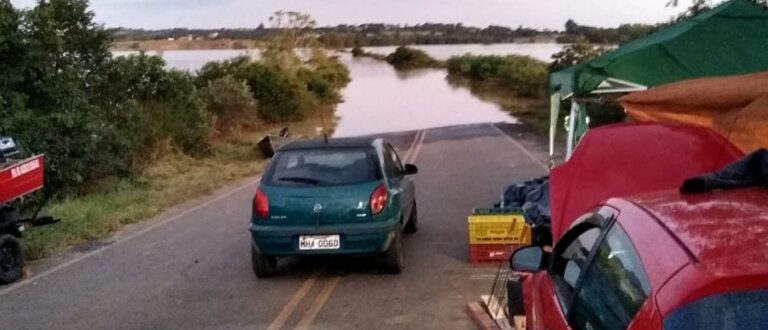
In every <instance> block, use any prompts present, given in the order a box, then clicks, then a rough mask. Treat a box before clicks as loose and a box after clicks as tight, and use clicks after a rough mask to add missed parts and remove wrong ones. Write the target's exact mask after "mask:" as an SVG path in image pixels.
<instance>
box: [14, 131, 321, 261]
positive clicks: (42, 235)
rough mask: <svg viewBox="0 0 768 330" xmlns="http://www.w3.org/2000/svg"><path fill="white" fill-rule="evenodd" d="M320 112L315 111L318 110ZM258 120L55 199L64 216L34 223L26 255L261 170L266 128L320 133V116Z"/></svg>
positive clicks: (98, 233) (49, 251) (94, 234)
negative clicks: (203, 153)
mask: <svg viewBox="0 0 768 330" xmlns="http://www.w3.org/2000/svg"><path fill="white" fill-rule="evenodd" d="M314 117H316V116H314ZM314 117H313V118H309V119H307V120H304V121H300V122H292V123H284V124H271V125H266V124H262V125H259V127H258V128H251V129H244V130H239V131H237V132H234V133H231V134H228V135H227V136H226V137H219V138H216V139H214V140H215V142H214V143H213V147H212V150H211V154H210V155H209V156H207V157H203V158H192V157H189V156H186V155H183V154H180V153H177V152H173V151H169V152H166V153H163V154H164V156H162V157H160V158H159V159H157V160H156V161H154V162H152V163H151V164H150V165H148V167H146V168H145V169H144V170H143V172H142V173H141V174H140V175H138V176H137V177H135V178H132V179H117V178H110V179H105V180H103V181H101V182H98V183H97V184H96V185H95V187H94V188H93V190H91V192H89V193H88V194H86V195H84V196H80V197H77V198H67V199H62V200H58V201H55V202H52V203H51V204H50V205H49V206H48V207H47V209H46V213H48V214H50V215H51V216H53V217H55V218H59V219H62V221H61V222H59V223H57V224H55V225H50V226H44V227H35V228H30V229H29V230H28V231H27V232H26V233H25V237H24V240H23V242H22V247H23V252H24V255H25V257H26V258H27V259H28V260H35V259H40V258H45V257H48V256H51V255H55V254H56V253H59V252H61V251H63V250H65V249H66V248H68V247H70V246H73V245H80V244H84V243H87V242H89V241H93V240H98V239H103V238H106V237H109V236H110V235H112V234H113V233H115V232H116V231H118V230H119V229H120V228H122V227H123V226H125V225H128V224H132V223H137V222H140V221H142V220H145V219H148V218H151V217H153V216H155V215H158V214H160V213H161V212H163V211H165V210H167V209H169V208H170V207H172V206H174V205H177V204H179V203H182V202H184V201H187V200H190V199H193V198H196V197H200V196H203V195H206V194H209V193H211V192H213V191H215V190H216V189H218V188H221V187H223V186H226V185H228V184H231V183H233V182H236V181H238V180H240V179H243V178H246V177H252V176H255V175H258V174H259V173H261V172H262V170H263V169H264V167H265V165H266V164H267V160H265V159H263V158H262V157H261V155H260V153H259V152H258V151H257V149H256V143H257V142H258V141H259V139H261V138H262V137H263V136H264V135H265V134H267V133H272V134H275V133H277V132H278V131H279V130H280V129H281V128H282V127H289V130H290V132H291V134H292V135H293V136H294V137H313V136H317V134H318V133H317V132H318V130H317V129H316V127H318V126H320V120H319V118H314Z"/></svg>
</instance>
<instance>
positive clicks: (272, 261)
mask: <svg viewBox="0 0 768 330" xmlns="http://www.w3.org/2000/svg"><path fill="white" fill-rule="evenodd" d="M251 263H252V264H253V272H254V273H255V274H256V277H258V278H266V277H272V276H274V275H275V273H277V258H275V257H270V256H265V255H263V254H261V252H259V251H257V250H256V247H255V246H253V245H251Z"/></svg>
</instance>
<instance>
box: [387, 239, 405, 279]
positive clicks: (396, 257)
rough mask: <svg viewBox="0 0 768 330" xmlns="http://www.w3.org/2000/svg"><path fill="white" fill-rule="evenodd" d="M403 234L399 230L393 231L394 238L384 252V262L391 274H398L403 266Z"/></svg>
mask: <svg viewBox="0 0 768 330" xmlns="http://www.w3.org/2000/svg"><path fill="white" fill-rule="evenodd" d="M403 259H404V258H403V234H402V232H401V231H400V230H396V231H395V238H394V239H393V240H392V243H391V244H390V245H389V248H388V249H387V251H385V252H384V262H385V264H386V270H387V272H389V273H391V274H400V273H401V272H402V271H403V269H404V268H405V263H404V260H403Z"/></svg>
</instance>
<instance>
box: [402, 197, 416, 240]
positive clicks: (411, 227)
mask: <svg viewBox="0 0 768 330" xmlns="http://www.w3.org/2000/svg"><path fill="white" fill-rule="evenodd" d="M418 227H419V213H418V210H417V209H416V201H414V202H413V211H411V217H410V219H408V223H406V224H405V228H403V231H404V232H405V233H406V234H413V233H415V232H417V231H418V230H419V228H418Z"/></svg>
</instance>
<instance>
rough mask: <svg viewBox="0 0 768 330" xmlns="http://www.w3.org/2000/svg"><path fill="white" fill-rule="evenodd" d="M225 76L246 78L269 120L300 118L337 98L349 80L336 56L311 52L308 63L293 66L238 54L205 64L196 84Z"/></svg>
mask: <svg viewBox="0 0 768 330" xmlns="http://www.w3.org/2000/svg"><path fill="white" fill-rule="evenodd" d="M226 76H231V77H233V78H235V79H237V80H242V81H245V83H246V84H247V85H248V87H249V88H250V90H251V93H252V94H253V98H254V99H255V100H256V102H257V103H258V107H257V108H258V112H259V115H260V116H261V117H262V118H264V119H265V120H268V121H272V122H276V121H284V120H297V119H301V118H303V117H304V116H305V115H306V114H307V113H308V112H310V111H312V110H314V109H315V108H316V107H317V106H318V105H319V104H331V103H336V102H339V101H340V100H341V95H340V93H339V90H340V89H341V88H342V87H343V86H345V85H346V84H347V83H348V82H349V80H350V78H349V70H347V68H346V67H345V66H344V65H343V64H341V63H340V62H339V61H338V59H336V58H328V57H324V56H313V58H312V60H310V63H309V64H308V65H304V66H301V67H298V68H293V67H284V66H280V65H272V64H266V63H264V62H263V61H254V60H251V59H249V58H247V57H240V58H236V59H232V60H226V61H221V62H211V63H208V64H206V65H205V66H203V68H201V69H200V70H199V71H198V72H197V78H196V84H197V86H207V84H209V83H210V82H211V81H214V80H216V79H221V78H224V77H226Z"/></svg>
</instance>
